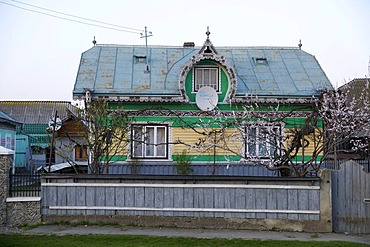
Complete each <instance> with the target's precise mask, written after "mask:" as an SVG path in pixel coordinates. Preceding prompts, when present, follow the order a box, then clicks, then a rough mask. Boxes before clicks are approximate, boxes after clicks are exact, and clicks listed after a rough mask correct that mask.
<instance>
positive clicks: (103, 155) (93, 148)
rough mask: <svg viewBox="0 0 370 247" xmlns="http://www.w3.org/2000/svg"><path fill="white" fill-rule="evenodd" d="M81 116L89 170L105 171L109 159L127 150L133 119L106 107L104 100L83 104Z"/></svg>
mask: <svg viewBox="0 0 370 247" xmlns="http://www.w3.org/2000/svg"><path fill="white" fill-rule="evenodd" d="M80 119H81V121H80V123H81V126H82V129H83V135H84V141H85V143H86V146H87V149H88V152H89V155H90V157H89V161H88V164H89V168H90V172H91V173H93V174H99V173H103V172H105V173H108V172H109V169H108V167H109V163H111V162H112V159H114V158H115V159H116V158H117V156H119V155H123V154H126V153H127V149H128V144H129V138H130V132H129V130H130V123H131V122H132V118H131V117H129V116H128V114H127V113H125V112H124V111H111V110H109V107H108V103H107V102H105V101H94V102H90V103H88V104H87V105H86V107H85V109H84V110H83V111H82V112H81V114H80ZM104 170H105V171H104Z"/></svg>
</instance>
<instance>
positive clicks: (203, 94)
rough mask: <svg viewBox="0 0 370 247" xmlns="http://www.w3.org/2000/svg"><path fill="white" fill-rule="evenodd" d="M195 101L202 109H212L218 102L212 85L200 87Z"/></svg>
mask: <svg viewBox="0 0 370 247" xmlns="http://www.w3.org/2000/svg"><path fill="white" fill-rule="evenodd" d="M195 103H196V104H197V106H198V108H199V109H201V110H202V111H212V110H213V109H214V108H215V107H216V106H217V103H218V95H217V92H216V90H214V89H213V88H212V87H208V86H206V87H202V88H200V89H199V90H198V92H197V95H196V97H195Z"/></svg>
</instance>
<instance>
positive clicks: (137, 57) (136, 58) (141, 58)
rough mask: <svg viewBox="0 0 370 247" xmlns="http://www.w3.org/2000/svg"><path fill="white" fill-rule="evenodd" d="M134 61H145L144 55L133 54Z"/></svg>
mask: <svg viewBox="0 0 370 247" xmlns="http://www.w3.org/2000/svg"><path fill="white" fill-rule="evenodd" d="M134 58H135V63H146V56H134Z"/></svg>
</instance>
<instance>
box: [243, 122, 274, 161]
mask: <svg viewBox="0 0 370 247" xmlns="http://www.w3.org/2000/svg"><path fill="white" fill-rule="evenodd" d="M280 139H281V127H280V126H276V125H262V124H261V125H258V124H255V125H248V126H247V127H246V145H245V146H246V155H247V157H251V158H270V157H275V156H276V155H278V153H279V145H280Z"/></svg>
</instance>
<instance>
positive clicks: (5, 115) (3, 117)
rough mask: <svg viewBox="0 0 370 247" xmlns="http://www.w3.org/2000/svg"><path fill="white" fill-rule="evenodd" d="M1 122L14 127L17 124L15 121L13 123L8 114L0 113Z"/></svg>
mask: <svg viewBox="0 0 370 247" xmlns="http://www.w3.org/2000/svg"><path fill="white" fill-rule="evenodd" d="M2 121H4V122H7V123H11V124H14V125H16V124H17V121H15V119H13V118H12V117H10V116H9V115H8V114H6V113H4V112H2V111H0V122H2Z"/></svg>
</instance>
